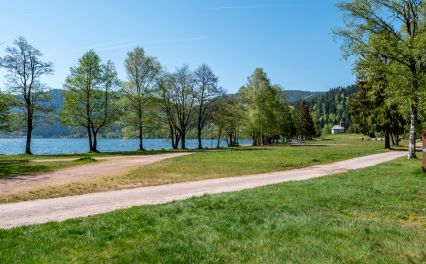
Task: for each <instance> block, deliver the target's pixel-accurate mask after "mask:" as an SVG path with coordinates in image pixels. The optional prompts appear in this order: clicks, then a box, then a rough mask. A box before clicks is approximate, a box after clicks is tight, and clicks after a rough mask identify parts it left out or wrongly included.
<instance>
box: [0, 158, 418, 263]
mask: <svg viewBox="0 0 426 264" xmlns="http://www.w3.org/2000/svg"><path fill="white" fill-rule="evenodd" d="M420 166H421V165H420V161H407V160H405V159H401V160H397V161H395V162H391V163H388V164H383V165H380V166H377V167H372V168H367V169H362V170H359V171H353V172H349V173H344V174H340V175H336V176H330V177H325V178H318V179H314V180H309V181H302V182H291V183H286V184H279V185H273V186H267V187H262V188H257V189H253V190H247V191H242V192H236V193H228V194H221V195H214V196H205V197H201V198H194V199H190V200H187V201H181V202H175V203H169V204H165V205H159V206H142V207H134V208H131V209H125V210H119V211H115V212H113V213H108V214H104V215H99V216H93V217H88V218H82V219H76V220H69V221H65V222H62V223H49V224H43V225H37V226H29V227H22V228H16V229H12V230H1V231H0V244H1V245H2V246H1V247H0V263H139V262H144V263H159V262H161V263H284V262H285V263H425V262H426V247H425V245H426V176H425V174H424V173H423V172H422V171H421V170H420V169H419V168H420Z"/></svg>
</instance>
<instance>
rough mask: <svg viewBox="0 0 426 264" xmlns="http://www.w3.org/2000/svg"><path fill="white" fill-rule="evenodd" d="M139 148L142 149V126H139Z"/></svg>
mask: <svg viewBox="0 0 426 264" xmlns="http://www.w3.org/2000/svg"><path fill="white" fill-rule="evenodd" d="M139 150H144V149H143V133H142V126H139Z"/></svg>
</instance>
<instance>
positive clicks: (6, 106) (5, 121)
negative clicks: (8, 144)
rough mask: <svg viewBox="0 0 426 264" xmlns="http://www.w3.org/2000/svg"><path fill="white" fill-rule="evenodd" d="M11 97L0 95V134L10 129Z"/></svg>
mask: <svg viewBox="0 0 426 264" xmlns="http://www.w3.org/2000/svg"><path fill="white" fill-rule="evenodd" d="M11 100H13V97H12V96H9V95H6V94H3V93H0V132H2V131H8V130H9V128H10V127H11V120H10V106H11Z"/></svg>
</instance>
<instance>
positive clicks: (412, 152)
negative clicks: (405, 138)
mask: <svg viewBox="0 0 426 264" xmlns="http://www.w3.org/2000/svg"><path fill="white" fill-rule="evenodd" d="M416 129H417V99H416V100H414V102H413V103H412V105H411V114H410V139H409V145H408V159H416V158H417V156H416Z"/></svg>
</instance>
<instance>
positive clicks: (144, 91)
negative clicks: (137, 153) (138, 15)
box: [122, 47, 161, 150]
mask: <svg viewBox="0 0 426 264" xmlns="http://www.w3.org/2000/svg"><path fill="white" fill-rule="evenodd" d="M124 65H125V68H126V71H127V79H128V81H127V82H125V83H124V84H123V86H122V92H123V95H124V103H123V105H124V109H125V111H124V118H123V120H124V122H125V123H126V124H127V125H129V126H131V127H133V128H136V129H137V130H138V136H139V150H144V147H143V129H144V127H145V123H146V119H147V118H148V117H147V113H148V112H149V109H148V108H149V107H148V104H149V100H151V99H152V96H153V92H154V89H155V87H156V85H157V82H158V78H159V77H160V73H161V65H160V63H159V62H158V61H157V59H156V58H154V57H149V56H147V55H146V54H145V51H144V50H143V48H140V47H137V48H135V49H134V50H133V51H130V52H128V53H127V58H126V60H125V62H124Z"/></svg>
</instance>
